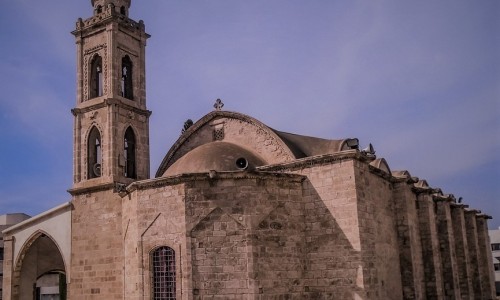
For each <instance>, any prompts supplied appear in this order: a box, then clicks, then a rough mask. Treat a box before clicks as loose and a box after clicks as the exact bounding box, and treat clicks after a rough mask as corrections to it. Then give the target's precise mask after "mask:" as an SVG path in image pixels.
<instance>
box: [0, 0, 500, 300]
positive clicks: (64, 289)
mask: <svg viewBox="0 0 500 300" xmlns="http://www.w3.org/2000/svg"><path fill="white" fill-rule="evenodd" d="M91 4H92V7H93V15H92V16H91V17H90V18H87V19H85V20H83V19H78V21H77V22H76V29H75V30H74V31H73V32H72V34H73V35H74V36H75V38H76V48H77V71H78V76H77V89H76V90H77V97H76V107H75V108H74V109H73V110H72V111H71V112H72V114H73V116H74V125H73V126H74V138H73V143H74V155H73V186H72V187H71V189H70V190H69V193H70V194H71V200H70V201H69V202H67V203H63V204H61V205H60V206H58V207H55V208H53V209H51V210H49V211H46V212H43V213H41V214H39V215H37V216H35V217H32V218H30V219H28V220H26V221H24V222H21V223H19V224H17V225H14V226H12V227H10V228H8V229H6V230H4V231H3V234H4V246H5V251H4V271H3V276H4V282H3V299H4V300H8V299H15V300H18V299H20V300H25V299H30V300H31V299H75V300H76V299H104V300H108V299H137V300H138V299H162V300H166V299H169V300H172V299H365V300H372V299H373V300H375V299H380V300H387V299H393V300H400V299H482V300H484V299H493V298H494V282H493V271H492V270H493V268H492V257H491V252H490V251H489V238H488V231H487V220H488V218H489V216H487V215H485V214H482V213H481V212H479V211H477V210H474V209H471V208H469V207H468V206H467V205H465V204H463V203H460V201H456V199H455V197H454V196H453V195H451V194H444V193H443V192H442V191H441V190H440V189H439V188H435V187H431V186H429V185H428V184H427V182H426V181H425V180H423V179H419V178H417V177H414V176H412V175H411V174H410V173H409V172H408V171H391V169H390V168H389V165H388V163H387V162H386V160H385V159H383V158H377V157H376V156H375V151H374V150H373V148H371V147H368V148H366V149H361V148H360V147H359V141H358V140H357V139H356V138H344V139H338V140H328V139H322V138H316V137H309V136H302V135H297V134H291V133H286V132H282V131H278V130H275V129H272V128H270V127H268V126H266V125H265V124H264V123H262V122H261V121H259V120H256V119H254V118H252V117H250V116H247V115H244V114H242V113H238V112H229V111H224V110H223V109H222V106H223V104H222V102H221V101H217V102H216V104H215V105H214V108H215V109H214V110H213V111H211V112H209V113H208V114H207V115H205V116H204V117H202V118H201V119H200V120H198V121H196V122H194V123H192V122H187V123H186V124H185V127H184V130H183V133H182V135H181V136H180V137H179V139H178V140H177V141H176V142H175V144H174V145H173V146H172V147H171V148H170V150H169V151H168V153H166V155H165V158H164V159H163V161H162V163H161V165H160V166H159V167H158V170H157V171H156V176H155V178H153V179H151V178H150V159H149V117H150V115H151V112H150V111H149V110H148V109H147V102H146V92H145V91H146V75H145V59H146V57H145V46H146V41H147V39H148V38H149V37H150V36H149V35H148V34H147V33H146V31H145V25H144V22H143V21H139V22H136V21H134V20H132V19H130V18H129V17H128V14H129V9H130V5H131V0H91ZM141 4H142V3H141Z"/></svg>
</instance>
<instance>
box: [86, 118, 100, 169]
mask: <svg viewBox="0 0 500 300" xmlns="http://www.w3.org/2000/svg"><path fill="white" fill-rule="evenodd" d="M87 153H88V155H87V168H88V169H87V172H88V179H92V178H97V177H101V159H102V146H101V134H100V133H99V130H98V129H97V128H96V127H95V126H94V127H92V129H91V130H90V134H89V139H88V147H87Z"/></svg>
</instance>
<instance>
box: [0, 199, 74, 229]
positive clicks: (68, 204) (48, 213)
mask: <svg viewBox="0 0 500 300" xmlns="http://www.w3.org/2000/svg"><path fill="white" fill-rule="evenodd" d="M68 207H69V208H72V203H71V201H69V202H65V203H63V204H61V205H58V206H56V207H54V208H51V209H49V210H47V211H44V212H42V213H40V214H38V215H36V216H33V217H31V218H29V219H27V220H25V221H22V222H20V223H17V224H16V225H13V226H11V227H9V228H7V229H5V230H3V231H2V234H4V235H5V234H8V233H10V232H12V231H15V230H18V229H22V228H24V227H26V226H27V225H29V224H33V223H36V222H39V221H42V220H44V219H48V218H50V217H52V216H53V215H54V214H56V213H58V212H60V211H63V210H66V209H67V208H68Z"/></svg>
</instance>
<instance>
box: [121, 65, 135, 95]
mask: <svg viewBox="0 0 500 300" xmlns="http://www.w3.org/2000/svg"><path fill="white" fill-rule="evenodd" d="M121 88H122V96H123V97H124V98H127V99H131V100H132V99H134V95H133V87H132V61H131V60H130V57H129V56H128V55H125V57H124V58H122V82H121Z"/></svg>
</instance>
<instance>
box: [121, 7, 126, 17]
mask: <svg viewBox="0 0 500 300" xmlns="http://www.w3.org/2000/svg"><path fill="white" fill-rule="evenodd" d="M120 13H121V14H122V15H126V14H127V9H126V8H125V6H122V7H120Z"/></svg>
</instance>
